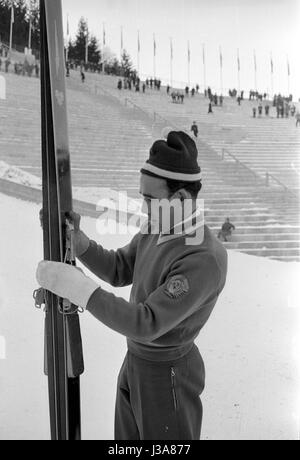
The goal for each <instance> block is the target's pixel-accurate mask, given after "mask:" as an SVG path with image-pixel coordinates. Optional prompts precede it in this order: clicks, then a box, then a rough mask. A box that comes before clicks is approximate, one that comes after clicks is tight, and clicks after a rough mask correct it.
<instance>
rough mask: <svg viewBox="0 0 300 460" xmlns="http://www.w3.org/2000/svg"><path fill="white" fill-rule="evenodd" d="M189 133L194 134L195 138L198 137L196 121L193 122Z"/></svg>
mask: <svg viewBox="0 0 300 460" xmlns="http://www.w3.org/2000/svg"><path fill="white" fill-rule="evenodd" d="M191 131H192V132H193V133H194V136H195V137H198V134H199V128H198V125H197V122H196V121H194V122H193V124H192V127H191Z"/></svg>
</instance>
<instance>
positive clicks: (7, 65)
mask: <svg viewBox="0 0 300 460" xmlns="http://www.w3.org/2000/svg"><path fill="white" fill-rule="evenodd" d="M9 66H10V60H9V58H7V59H6V61H5V72H6V73H8V69H9Z"/></svg>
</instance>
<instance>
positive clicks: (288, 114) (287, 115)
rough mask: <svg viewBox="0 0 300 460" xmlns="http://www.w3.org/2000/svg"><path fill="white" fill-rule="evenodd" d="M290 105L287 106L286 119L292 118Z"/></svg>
mask: <svg viewBox="0 0 300 460" xmlns="http://www.w3.org/2000/svg"><path fill="white" fill-rule="evenodd" d="M290 110H291V108H290V105H289V104H288V103H286V104H285V118H289V117H290Z"/></svg>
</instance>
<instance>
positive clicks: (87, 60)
mask: <svg viewBox="0 0 300 460" xmlns="http://www.w3.org/2000/svg"><path fill="white" fill-rule="evenodd" d="M88 62H89V31H88V30H87V33H86V37H85V63H86V64H88Z"/></svg>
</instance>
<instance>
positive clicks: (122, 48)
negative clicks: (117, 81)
mask: <svg viewBox="0 0 300 460" xmlns="http://www.w3.org/2000/svg"><path fill="white" fill-rule="evenodd" d="M123 50H124V39H123V26H121V62H122V57H123Z"/></svg>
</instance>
